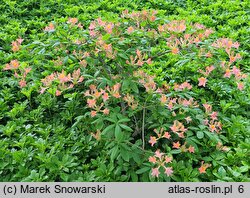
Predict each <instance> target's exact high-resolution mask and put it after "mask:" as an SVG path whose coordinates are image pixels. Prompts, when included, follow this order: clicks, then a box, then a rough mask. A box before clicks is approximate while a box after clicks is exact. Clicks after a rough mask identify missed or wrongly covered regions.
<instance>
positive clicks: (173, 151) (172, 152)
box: [170, 149, 181, 154]
mask: <svg viewBox="0 0 250 198" xmlns="http://www.w3.org/2000/svg"><path fill="white" fill-rule="evenodd" d="M170 153H171V154H178V153H181V150H180V149H175V150H171V151H170Z"/></svg>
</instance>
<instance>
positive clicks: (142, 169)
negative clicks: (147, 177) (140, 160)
mask: <svg viewBox="0 0 250 198" xmlns="http://www.w3.org/2000/svg"><path fill="white" fill-rule="evenodd" d="M150 169H151V168H150V167H147V166H146V167H143V168H141V169H139V170H137V171H136V172H135V173H136V174H139V175H140V174H142V173H145V172H147V171H149V170H150Z"/></svg>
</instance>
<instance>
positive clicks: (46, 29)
mask: <svg viewBox="0 0 250 198" xmlns="http://www.w3.org/2000/svg"><path fill="white" fill-rule="evenodd" d="M54 30H55V26H54V24H53V23H50V24H49V25H48V26H46V27H45V28H44V31H46V32H52V31H54Z"/></svg>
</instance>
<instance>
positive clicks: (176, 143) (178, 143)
mask: <svg viewBox="0 0 250 198" xmlns="http://www.w3.org/2000/svg"><path fill="white" fill-rule="evenodd" d="M180 146H181V144H180V142H179V141H178V142H173V148H176V149H179V148H180Z"/></svg>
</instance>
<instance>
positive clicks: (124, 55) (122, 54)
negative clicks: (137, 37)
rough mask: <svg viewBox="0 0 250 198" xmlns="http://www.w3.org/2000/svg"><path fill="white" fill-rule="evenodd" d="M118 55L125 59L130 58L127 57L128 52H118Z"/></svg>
mask: <svg viewBox="0 0 250 198" xmlns="http://www.w3.org/2000/svg"><path fill="white" fill-rule="evenodd" d="M118 56H120V57H121V58H123V59H125V60H128V59H129V58H128V57H127V55H126V54H124V53H118Z"/></svg>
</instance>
